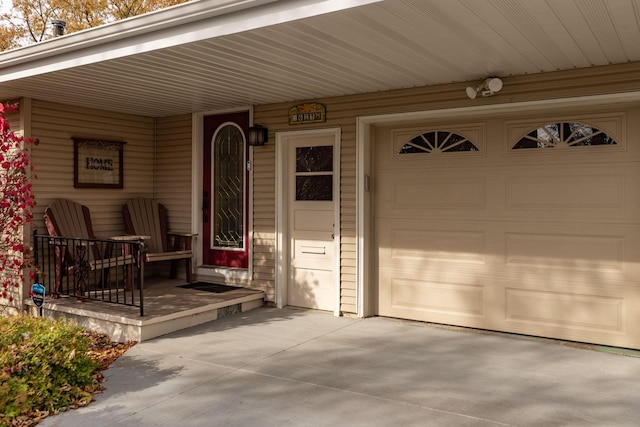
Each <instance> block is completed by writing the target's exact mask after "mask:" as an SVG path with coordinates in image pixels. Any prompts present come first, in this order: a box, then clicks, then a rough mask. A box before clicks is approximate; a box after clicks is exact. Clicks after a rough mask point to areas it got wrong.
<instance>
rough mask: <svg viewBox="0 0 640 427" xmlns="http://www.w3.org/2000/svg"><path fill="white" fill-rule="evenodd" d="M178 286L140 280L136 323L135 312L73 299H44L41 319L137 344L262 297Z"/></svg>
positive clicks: (250, 292)
mask: <svg viewBox="0 0 640 427" xmlns="http://www.w3.org/2000/svg"><path fill="white" fill-rule="evenodd" d="M184 284H185V281H184V280H180V279H163V278H160V277H150V278H148V279H145V284H144V316H142V317H141V316H140V309H139V308H138V307H129V306H124V305H116V304H111V303H104V302H98V301H84V302H79V301H77V300H76V298H74V297H62V298H59V299H50V298H46V297H45V303H44V305H43V315H44V316H45V317H55V318H58V317H66V318H71V319H73V320H75V321H76V322H78V323H79V324H80V325H82V326H83V327H85V328H87V329H90V330H93V331H96V332H101V333H105V334H107V335H109V336H110V337H111V339H112V340H114V341H117V342H125V341H139V342H140V341H145V340H149V339H151V338H155V337H158V336H161V335H165V334H168V333H171V332H174V331H179V330H182V329H185V328H189V327H191V326H195V325H199V324H201V323H205V322H209V321H212V320H216V319H218V318H221V317H225V316H227V315H229V314H233V313H240V312H245V311H248V310H251V309H254V308H257V307H261V306H263V305H264V292H262V291H259V290H255V289H247V288H237V289H234V290H232V291H228V292H223V293H214V292H206V291H199V290H196V289H185V288H179V287H178V286H180V285H184ZM25 302H26V304H27V305H28V306H29V312H30V313H31V314H32V315H37V307H35V306H34V304H33V302H32V301H31V300H30V299H28V300H26V301H25Z"/></svg>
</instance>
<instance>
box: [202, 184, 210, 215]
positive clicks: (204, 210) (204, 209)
mask: <svg viewBox="0 0 640 427" xmlns="http://www.w3.org/2000/svg"><path fill="white" fill-rule="evenodd" d="M208 209H209V192H208V191H204V192H203V193H202V221H203V222H209V217H208V216H207V210H208Z"/></svg>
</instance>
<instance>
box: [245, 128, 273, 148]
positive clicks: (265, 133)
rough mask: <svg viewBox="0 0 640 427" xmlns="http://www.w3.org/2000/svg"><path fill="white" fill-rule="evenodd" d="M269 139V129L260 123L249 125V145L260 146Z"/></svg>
mask: <svg viewBox="0 0 640 427" xmlns="http://www.w3.org/2000/svg"><path fill="white" fill-rule="evenodd" d="M268 140H269V129H267V128H266V127H263V126H260V125H254V126H251V127H249V145H252V146H260V145H264V144H266V143H267V141H268Z"/></svg>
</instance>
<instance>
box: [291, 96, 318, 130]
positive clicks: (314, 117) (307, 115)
mask: <svg viewBox="0 0 640 427" xmlns="http://www.w3.org/2000/svg"><path fill="white" fill-rule="evenodd" d="M326 121H327V107H325V106H324V104H320V103H317V102H313V103H310V104H299V105H296V106H295V107H291V108H289V124H290V125H300V124H306V123H323V122H326Z"/></svg>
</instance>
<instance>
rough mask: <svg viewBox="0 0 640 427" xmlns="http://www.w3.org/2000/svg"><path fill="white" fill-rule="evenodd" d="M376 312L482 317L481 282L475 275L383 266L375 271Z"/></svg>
mask: <svg viewBox="0 0 640 427" xmlns="http://www.w3.org/2000/svg"><path fill="white" fill-rule="evenodd" d="M378 279H379V281H380V283H384V286H381V288H380V289H381V292H382V294H381V295H380V299H379V300H380V302H381V304H380V306H379V311H380V314H382V315H385V316H392V317H409V318H425V317H427V318H429V319H434V316H436V318H442V315H444V316H450V315H455V316H474V317H483V316H484V313H485V284H484V283H482V281H481V280H479V279H478V277H473V276H466V277H464V276H460V275H458V276H452V275H447V274H437V273H435V272H425V273H424V274H413V275H407V274H403V272H402V271H398V270H395V271H394V270H385V271H383V272H380V274H379V278H378Z"/></svg>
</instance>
